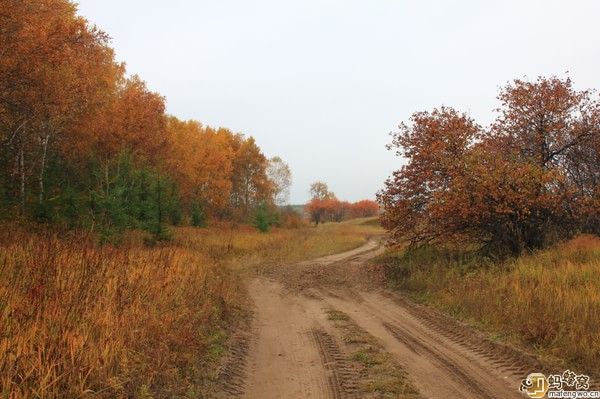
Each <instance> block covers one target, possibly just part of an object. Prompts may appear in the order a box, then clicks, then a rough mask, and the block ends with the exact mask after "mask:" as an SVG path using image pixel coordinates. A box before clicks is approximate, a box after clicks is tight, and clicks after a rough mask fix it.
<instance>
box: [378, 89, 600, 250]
mask: <svg viewBox="0 0 600 399" xmlns="http://www.w3.org/2000/svg"><path fill="white" fill-rule="evenodd" d="M499 98H500V100H501V107H500V109H499V113H500V114H499V116H498V118H497V120H496V121H495V122H494V123H493V125H492V126H491V127H490V128H489V129H482V128H480V127H479V126H477V125H476V124H475V122H474V121H473V120H472V119H471V118H469V117H468V116H466V115H464V114H460V113H459V112H457V111H455V110H453V109H450V108H444V107H442V108H441V109H437V110H434V111H433V112H431V113H427V112H424V113H417V114H415V115H413V117H412V118H411V123H410V124H402V125H401V126H400V131H399V132H398V133H396V134H394V139H393V141H392V145H391V148H394V149H396V150H397V153H398V155H401V156H404V157H405V158H406V159H407V161H408V163H407V164H406V165H405V166H404V167H402V169H400V170H399V171H396V172H394V174H393V176H392V177H391V178H390V179H388V180H387V181H386V185H385V189H384V190H382V191H381V192H380V193H379V194H378V200H379V202H380V204H381V205H382V207H383V210H384V212H383V214H382V217H381V219H382V223H383V225H384V226H385V227H386V228H387V229H388V230H390V231H391V235H392V240H393V241H394V242H403V241H409V242H410V243H411V244H413V245H422V244H425V243H432V242H433V243H435V242H447V241H449V240H461V241H464V240H468V241H469V242H476V243H480V244H481V246H482V248H485V249H487V250H489V251H490V252H493V253H495V254H518V253H520V252H522V251H523V250H526V249H532V248H540V247H543V246H545V245H547V244H548V243H550V242H552V241H554V240H556V239H559V238H561V237H568V236H569V235H571V234H573V233H575V232H577V231H581V229H582V227H583V226H582V224H581V221H580V220H581V217H580V214H581V212H582V206H581V204H582V203H583V202H587V203H590V202H591V201H581V200H580V199H581V197H582V196H584V195H583V194H581V193H582V192H584V191H582V190H581V189H580V190H579V191H578V190H577V188H578V184H577V183H576V179H574V178H573V176H574V175H577V173H576V172H575V170H576V166H577V165H579V166H582V165H583V163H585V162H589V161H583V159H593V156H592V157H591V158H587V157H581V156H579V155H580V151H581V148H582V146H584V145H588V144H591V143H592V142H593V140H594V137H595V136H597V135H598V127H599V125H598V119H597V115H598V104H597V102H596V101H594V100H592V98H591V93H590V92H577V91H575V90H573V88H572V86H571V82H570V80H568V79H567V80H560V79H557V78H551V79H544V78H540V79H538V80H537V81H535V82H524V81H520V80H517V81H515V82H513V83H511V84H509V85H508V86H507V87H505V88H504V89H503V90H502V91H501V93H500V96H499ZM587 155H588V156H590V155H591V154H587ZM579 186H580V184H579ZM598 209H599V208H595V209H593V206H592V211H591V213H592V214H598Z"/></svg>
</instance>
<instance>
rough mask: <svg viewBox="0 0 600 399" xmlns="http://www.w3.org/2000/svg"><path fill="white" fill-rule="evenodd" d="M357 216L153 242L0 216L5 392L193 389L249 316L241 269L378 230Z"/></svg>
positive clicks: (190, 233)
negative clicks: (110, 241) (110, 238)
mask: <svg viewBox="0 0 600 399" xmlns="http://www.w3.org/2000/svg"><path fill="white" fill-rule="evenodd" d="M361 223H362V221H354V222H350V223H343V224H336V225H333V224H328V225H324V226H319V227H318V228H314V227H302V228H298V229H289V230H283V229H280V230H278V229H274V230H272V231H271V232H270V233H268V234H262V233H258V232H256V230H254V229H252V228H249V227H239V226H238V227H232V226H220V227H215V228H209V229H196V228H178V229H174V231H173V233H174V236H173V240H172V241H171V242H170V243H168V244H163V245H160V246H156V247H147V246H145V245H144V244H143V242H144V240H143V238H144V237H143V235H144V233H141V232H133V233H128V234H127V235H126V237H125V239H124V242H123V244H122V245H120V246H112V245H99V244H97V242H96V241H95V240H94V239H92V238H91V237H86V236H85V235H83V234H80V233H77V232H71V233H62V234H59V233H57V232H56V231H51V230H45V229H39V230H37V231H32V230H31V228H29V229H25V228H23V227H20V226H18V225H16V224H10V225H4V226H3V228H2V230H1V231H2V233H0V298H1V300H0V314H1V315H2V319H3V320H5V321H7V322H3V326H2V331H1V334H0V376H1V377H0V396H2V397H6V398H15V399H16V398H29V397H44V398H65V397H102V398H103V397H107V398H108V397H111V398H112V397H140V398H151V397H198V396H199V395H200V393H201V392H202V389H203V387H204V386H206V385H207V384H210V383H211V382H212V381H213V380H214V379H215V378H216V376H215V375H214V370H215V365H216V364H217V362H218V361H219V359H220V356H221V354H222V352H223V350H224V349H223V344H224V342H225V340H226V339H227V335H228V331H230V330H231V329H232V328H234V326H235V325H236V320H237V319H239V318H241V317H243V309H242V302H243V301H244V290H243V289H242V286H241V284H240V279H239V275H240V273H244V272H246V271H251V270H252V267H253V266H256V265H258V264H274V265H275V264H277V263H280V262H281V263H283V262H292V261H297V260H301V259H307V258H311V257H315V256H322V255H327V254H331V253H336V252H340V251H343V250H347V249H351V248H354V247H357V246H359V245H361V244H363V243H364V242H366V240H367V237H368V236H369V235H371V234H374V233H377V232H379V230H378V229H377V228H376V227H373V226H367V225H363V224H361Z"/></svg>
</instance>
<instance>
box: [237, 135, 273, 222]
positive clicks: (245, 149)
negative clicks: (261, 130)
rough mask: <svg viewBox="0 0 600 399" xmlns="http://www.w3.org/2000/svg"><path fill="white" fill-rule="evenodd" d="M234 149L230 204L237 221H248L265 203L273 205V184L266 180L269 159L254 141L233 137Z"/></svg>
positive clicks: (249, 138) (242, 137)
mask: <svg viewBox="0 0 600 399" xmlns="http://www.w3.org/2000/svg"><path fill="white" fill-rule="evenodd" d="M231 146H232V149H233V170H232V178H231V179H232V180H231V183H232V188H231V195H230V201H231V206H232V210H233V214H234V217H235V218H237V219H239V220H242V221H248V220H249V217H250V216H251V211H252V210H254V209H255V208H256V207H257V206H258V205H259V204H261V203H262V202H272V198H273V197H272V194H273V184H272V182H271V181H270V180H269V177H268V176H267V168H268V165H269V161H268V159H267V158H266V157H265V156H264V154H263V153H262V151H261V150H260V148H259V147H258V146H257V145H256V141H255V140H254V138H253V137H248V138H246V137H244V136H243V135H240V134H237V135H232V136H231Z"/></svg>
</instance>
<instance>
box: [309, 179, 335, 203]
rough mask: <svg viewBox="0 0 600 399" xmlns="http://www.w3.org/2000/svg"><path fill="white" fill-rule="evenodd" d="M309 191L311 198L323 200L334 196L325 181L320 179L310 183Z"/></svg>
mask: <svg viewBox="0 0 600 399" xmlns="http://www.w3.org/2000/svg"><path fill="white" fill-rule="evenodd" d="M309 193H310V197H311V198H312V199H321V200H325V199H328V198H335V194H334V193H332V192H330V191H329V187H328V186H327V183H325V182H322V181H316V182H314V183H313V184H311V185H310V190H309Z"/></svg>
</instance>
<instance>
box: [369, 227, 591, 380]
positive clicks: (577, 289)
mask: <svg viewBox="0 0 600 399" xmlns="http://www.w3.org/2000/svg"><path fill="white" fill-rule="evenodd" d="M455 248H456V247H455ZM455 248H454V249H453V248H448V247H446V248H441V247H439V246H438V247H430V246H429V247H421V248H419V249H417V250H412V251H407V250H401V249H399V250H395V251H389V252H388V253H386V254H385V255H382V256H381V257H380V258H379V259H378V260H377V262H379V263H381V264H383V265H384V269H385V272H386V275H387V277H388V280H389V281H390V283H391V284H392V285H393V286H394V287H396V288H398V289H402V290H403V291H404V292H406V293H408V294H409V295H410V296H411V297H412V298H414V299H416V300H418V301H420V302H423V303H426V304H430V305H433V306H436V307H438V308H440V309H441V310H443V311H445V312H447V313H449V314H451V315H452V316H454V317H457V318H459V319H462V320H464V321H466V322H468V323H470V324H473V325H475V326H477V327H479V328H481V329H483V330H484V331H486V332H488V333H489V334H491V335H492V336H496V337H497V338H498V339H502V340H508V341H510V342H512V343H514V344H516V345H517V346H520V347H523V348H526V349H528V350H530V351H533V352H535V353H537V354H538V355H539V356H540V358H541V359H542V360H543V361H545V362H546V363H548V364H549V365H558V366H563V367H571V368H572V369H574V370H577V371H578V372H581V373H589V374H597V370H600V327H599V326H598V320H600V280H598V278H597V276H598V274H599V273H600V238H598V237H596V236H591V235H582V236H579V237H576V238H574V239H572V240H569V241H567V242H564V243H561V244H559V245H557V246H556V247H553V248H550V249H545V250H540V251H537V252H534V253H531V254H527V255H522V256H521V257H519V258H512V259H508V260H504V261H498V260H491V259H490V258H487V257H484V256H481V255H480V254H478V253H476V252H472V251H471V252H467V251H464V250H457V249H455Z"/></svg>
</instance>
